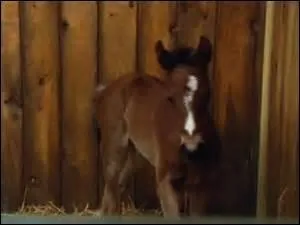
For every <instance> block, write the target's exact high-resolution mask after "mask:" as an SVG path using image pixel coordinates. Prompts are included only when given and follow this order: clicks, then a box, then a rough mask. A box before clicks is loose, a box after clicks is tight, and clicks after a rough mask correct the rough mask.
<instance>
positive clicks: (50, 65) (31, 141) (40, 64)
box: [20, 1, 61, 204]
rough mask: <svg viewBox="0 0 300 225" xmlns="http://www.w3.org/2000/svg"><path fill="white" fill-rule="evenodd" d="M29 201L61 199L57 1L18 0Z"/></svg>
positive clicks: (25, 172)
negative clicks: (29, 0)
mask: <svg viewBox="0 0 300 225" xmlns="http://www.w3.org/2000/svg"><path fill="white" fill-rule="evenodd" d="M20 4H21V10H22V11H21V13H22V17H21V22H22V23H21V39H22V47H23V48H22V56H23V57H22V63H24V64H23V68H22V69H23V70H24V71H22V72H24V82H23V94H24V123H23V124H24V129H23V132H24V135H23V137H24V184H25V185H26V187H27V188H28V192H27V197H26V201H27V203H29V204H30V203H36V204H38V203H45V202H47V201H49V200H51V201H54V203H56V204H58V203H59V195H60V190H59V189H60V154H61V152H60V146H59V137H60V131H59V117H58V116H59V104H58V75H59V39H58V27H57V25H58V21H57V19H58V5H57V3H52V2H51V3H50V2H38V1H36V2H35V1H32V2H26V3H25V2H21V3H20Z"/></svg>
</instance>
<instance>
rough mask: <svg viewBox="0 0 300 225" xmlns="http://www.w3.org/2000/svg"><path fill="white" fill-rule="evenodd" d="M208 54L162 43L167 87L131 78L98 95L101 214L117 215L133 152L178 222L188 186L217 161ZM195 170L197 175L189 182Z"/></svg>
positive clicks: (206, 49)
mask: <svg viewBox="0 0 300 225" xmlns="http://www.w3.org/2000/svg"><path fill="white" fill-rule="evenodd" d="M211 48H212V47H211V43H210V41H209V40H208V39H206V38H204V37H201V38H200V42H199V44H198V47H197V48H195V49H193V48H180V49H175V50H173V51H168V50H166V49H165V48H164V46H163V43H162V42H161V41H158V42H157V43H156V45H155V50H156V54H157V60H158V62H159V64H160V66H161V67H162V68H163V69H165V70H166V71H167V72H168V76H167V78H166V80H165V81H162V80H160V79H158V78H155V77H153V76H149V75H146V74H136V75H134V74H128V75H125V76H122V77H120V78H118V79H116V80H115V81H113V82H112V83H110V84H109V85H108V86H106V87H103V86H102V87H99V88H98V89H97V90H96V98H95V102H96V115H97V120H98V123H99V126H100V132H101V151H102V157H103V173H104V181H105V188H104V195H103V199H102V212H103V213H106V214H112V213H119V210H120V206H119V196H120V190H119V189H120V184H124V183H126V182H127V178H128V177H129V176H130V174H131V173H130V172H131V171H132V169H133V168H132V154H131V150H130V149H131V148H129V146H130V145H131V146H134V149H136V150H137V151H138V152H139V153H140V154H141V155H142V156H143V157H144V158H145V159H146V160H148V161H149V163H150V164H151V165H152V166H153V167H154V169H155V174H156V185H157V194H158V197H159V199H160V204H161V208H162V211H163V214H164V216H175V217H176V216H180V210H181V207H182V203H183V195H184V192H185V190H186V189H187V186H186V185H185V184H187V183H189V182H188V180H190V181H191V180H198V181H199V179H198V178H199V174H200V173H205V170H207V165H213V163H214V162H213V161H214V159H217V154H216V153H217V152H218V149H217V148H216V147H215V146H214V139H213V137H214V134H213V133H214V130H213V129H212V128H211V124H210V119H209V116H208V113H207V111H208V103H209V78H208V74H207V73H208V65H209V62H210V60H211V51H212V50H211ZM190 165H191V166H190ZM199 166H200V167H199ZM192 167H193V168H194V167H196V170H195V169H194V170H191V171H194V173H193V175H192V176H188V171H189V169H188V168H192ZM195 171H196V172H195ZM203 171H204V172H203ZM199 172H200V173H199ZM201 176H202V175H201ZM196 177H198V178H196ZM201 179H202V178H201ZM200 182H203V180H201V181H200ZM192 183H193V182H192ZM196 183H197V182H196ZM198 183H199V182H198Z"/></svg>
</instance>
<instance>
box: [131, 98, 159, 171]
mask: <svg viewBox="0 0 300 225" xmlns="http://www.w3.org/2000/svg"><path fill="white" fill-rule="evenodd" d="M157 103H158V99H155V98H151V97H150V96H134V97H133V98H132V99H131V100H130V101H129V102H128V105H127V107H126V113H125V120H126V126H127V131H128V136H129V139H130V140H131V141H132V142H133V144H134V145H135V148H136V149H137V150H138V151H139V153H140V154H141V155H142V156H143V157H144V158H145V159H146V160H148V161H149V163H151V164H152V165H155V162H156V158H157V149H156V141H155V138H154V123H153V115H154V111H155V109H156V107H157Z"/></svg>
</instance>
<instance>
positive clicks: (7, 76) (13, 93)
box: [1, 1, 23, 212]
mask: <svg viewBox="0 0 300 225" xmlns="http://www.w3.org/2000/svg"><path fill="white" fill-rule="evenodd" d="M19 26H20V19H19V3H18V2H17V1H9V2H8V1H6V2H4V1H1V31H2V32H1V111H2V113H1V212H3V211H11V210H16V209H17V208H18V207H19V206H20V204H21V202H22V199H23V198H22V195H23V188H22V147H23V146H22V119H23V109H22V94H21V85H22V78H21V71H20V28H19Z"/></svg>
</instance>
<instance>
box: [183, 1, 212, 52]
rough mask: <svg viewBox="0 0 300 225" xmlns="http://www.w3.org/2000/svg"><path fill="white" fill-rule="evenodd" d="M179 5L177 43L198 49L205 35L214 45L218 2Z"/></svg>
mask: <svg viewBox="0 0 300 225" xmlns="http://www.w3.org/2000/svg"><path fill="white" fill-rule="evenodd" d="M177 4H178V15H177V18H178V29H179V30H178V36H177V43H178V44H179V45H187V46H191V47H196V46H197V45H198V43H199V40H200V36H201V35H204V36H206V37H208V38H209V39H210V40H211V42H212V43H213V44H214V39H215V24H216V7H217V2H215V1H198V2H197V1H184V2H180V3H177Z"/></svg>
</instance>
